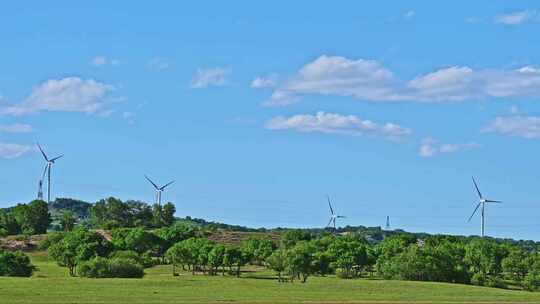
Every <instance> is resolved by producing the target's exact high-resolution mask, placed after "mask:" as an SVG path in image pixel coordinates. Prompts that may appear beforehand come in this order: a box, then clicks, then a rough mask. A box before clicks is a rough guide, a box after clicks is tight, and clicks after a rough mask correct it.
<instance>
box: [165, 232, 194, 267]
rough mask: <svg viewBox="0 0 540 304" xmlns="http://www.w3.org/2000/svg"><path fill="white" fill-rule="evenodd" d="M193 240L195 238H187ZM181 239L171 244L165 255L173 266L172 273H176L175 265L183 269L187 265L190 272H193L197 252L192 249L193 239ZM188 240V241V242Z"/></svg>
mask: <svg viewBox="0 0 540 304" xmlns="http://www.w3.org/2000/svg"><path fill="white" fill-rule="evenodd" d="M189 240H195V239H189ZM189 240H186V241H182V242H179V243H176V244H174V245H173V246H171V247H170V248H169V249H168V250H167V252H166V253H165V256H166V257H167V260H168V261H169V262H170V263H171V265H172V268H173V275H176V270H175V269H176V266H181V267H182V268H183V269H185V266H187V268H188V269H191V270H192V273H193V274H195V264H196V263H197V256H196V255H197V253H196V252H194V251H193V250H192V244H191V243H192V242H193V241H189ZM188 241H189V242H188Z"/></svg>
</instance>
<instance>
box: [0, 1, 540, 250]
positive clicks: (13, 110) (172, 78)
mask: <svg viewBox="0 0 540 304" xmlns="http://www.w3.org/2000/svg"><path fill="white" fill-rule="evenodd" d="M539 29H540V7H538V4H537V3H535V2H534V1H511V2H510V1H474V2H470V1H452V2H451V3H446V4H443V3H440V2H438V3H428V2H427V1H400V2H399V3H397V2H395V1H378V2H377V3H376V4H375V3H372V4H367V3H361V2H358V1H341V2H339V4H335V3H334V4H329V3H326V4H325V3H322V2H321V3H313V1H296V2H294V3H290V1H273V2H271V3H270V2H269V3H268V4H261V3H257V4H255V3H253V2H248V1H240V2H236V3H235V4H231V3H230V2H229V3H225V2H218V1H215V2H206V1H198V2H197V4H186V3H178V2H177V1H169V2H159V3H152V4H151V5H149V4H140V3H137V4H133V3H130V4H129V5H126V4H125V3H120V2H114V3H111V2H110V1H93V2H92V3H91V4H90V3H87V4H81V3H73V2H68V1H58V2H55V3H33V4H32V5H31V6H30V5H23V4H4V5H3V7H2V10H1V11H0V37H1V38H0V39H1V42H0V48H1V56H0V168H1V170H2V174H1V175H0V182H1V184H2V188H1V190H0V206H10V205H13V204H14V203H18V202H27V201H30V200H32V199H33V198H35V196H36V191H37V182H38V179H39V177H40V174H41V170H42V166H43V165H44V163H43V159H42V158H41V156H40V155H39V154H38V152H37V151H36V149H35V148H34V144H35V142H37V141H39V142H40V143H42V145H43V146H44V149H45V150H46V151H47V152H48V153H49V154H50V155H51V156H52V155H57V154H65V155H66V156H65V157H64V158H63V159H61V160H59V161H58V163H57V164H56V165H55V167H54V168H53V197H57V196H58V197H75V198H80V199H84V200H88V201H96V200H98V199H100V198H104V197H107V196H117V197H120V198H122V199H141V200H146V201H149V202H151V201H152V200H153V192H152V188H151V187H150V185H149V184H148V183H147V182H146V181H145V180H144V177H143V175H144V174H148V175H149V176H151V177H152V178H154V179H155V180H156V181H157V182H158V183H165V182H167V181H169V180H176V183H175V184H174V185H173V186H171V187H170V188H169V190H168V191H167V192H166V193H165V194H164V196H163V199H164V200H170V201H173V202H174V203H175V204H176V207H177V215H178V216H186V215H190V216H195V217H202V218H206V219H209V220H216V221H222V222H227V223H233V224H240V225H248V226H254V227H260V226H264V227H276V226H290V227H320V226H324V225H325V224H326V223H327V221H328V210H327V206H326V202H325V195H326V194H329V195H330V196H331V197H332V199H333V201H334V204H335V207H336V209H338V211H339V212H340V213H342V214H344V215H347V217H348V218H347V219H345V220H343V221H342V222H341V225H347V224H349V225H366V226H379V225H381V226H382V225H384V223H385V218H386V216H387V215H389V216H390V218H391V224H392V227H394V228H402V229H406V230H411V231H426V232H431V233H450V234H467V235H468V234H478V233H479V223H480V219H479V218H478V217H475V218H474V219H473V220H472V221H471V222H470V223H467V222H466V220H467V218H468V217H469V215H470V213H471V212H472V211H473V209H474V206H475V202H476V201H477V198H476V194H475V192H474V188H473V185H472V182H471V176H472V175H475V176H476V177H477V179H478V182H479V185H480V187H481V189H482V191H483V192H484V193H485V194H486V196H489V197H491V198H493V199H500V200H503V201H504V204H501V205H496V206H491V205H490V206H488V209H487V223H486V225H487V228H486V229H487V234H488V235H491V236H498V237H513V238H524V239H536V240H540V237H539V236H538V233H539V232H540V231H539V230H540V227H539V226H538V213H539V212H540V208H539V207H538V203H540V200H539V199H538V196H539V194H540V190H539V188H538V182H539V181H540V172H539V171H538V169H537V167H536V166H537V165H538V161H537V159H538V155H539V152H540V108H539V106H538V102H539V99H540V41H539V38H538V30H539Z"/></svg>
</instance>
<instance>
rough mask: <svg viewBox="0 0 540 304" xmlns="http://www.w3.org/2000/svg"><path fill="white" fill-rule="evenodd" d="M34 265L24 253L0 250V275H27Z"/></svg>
mask: <svg viewBox="0 0 540 304" xmlns="http://www.w3.org/2000/svg"><path fill="white" fill-rule="evenodd" d="M34 270H35V267H34V266H33V265H32V263H30V259H29V258H28V256H27V255H25V254H24V253H22V252H20V251H17V252H10V251H4V250H0V276H9V277H29V276H31V275H32V273H33V272H34Z"/></svg>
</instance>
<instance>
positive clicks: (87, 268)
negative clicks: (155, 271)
mask: <svg viewBox="0 0 540 304" xmlns="http://www.w3.org/2000/svg"><path fill="white" fill-rule="evenodd" d="M77 273H78V274H79V275H80V276H81V277H87V278H142V277H143V276H144V270H143V267H142V266H141V265H140V264H138V263H137V262H136V261H135V260H133V259H129V258H112V259H106V258H103V257H94V258H92V259H90V260H88V261H84V262H81V263H80V264H79V265H78V266H77Z"/></svg>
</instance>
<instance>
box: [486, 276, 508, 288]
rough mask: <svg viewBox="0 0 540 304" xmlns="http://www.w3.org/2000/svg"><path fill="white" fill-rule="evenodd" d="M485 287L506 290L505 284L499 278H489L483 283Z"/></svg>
mask: <svg viewBox="0 0 540 304" xmlns="http://www.w3.org/2000/svg"><path fill="white" fill-rule="evenodd" d="M484 286H486V287H494V288H506V287H507V286H506V283H505V282H504V281H503V279H502V278H501V277H499V276H490V277H488V279H487V280H486V282H485V285H484Z"/></svg>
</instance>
